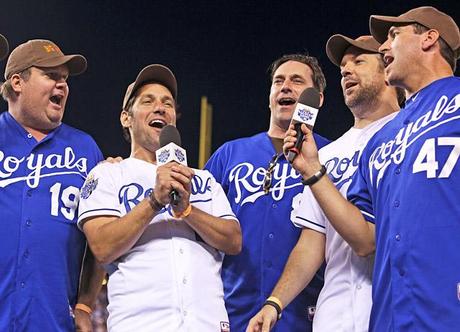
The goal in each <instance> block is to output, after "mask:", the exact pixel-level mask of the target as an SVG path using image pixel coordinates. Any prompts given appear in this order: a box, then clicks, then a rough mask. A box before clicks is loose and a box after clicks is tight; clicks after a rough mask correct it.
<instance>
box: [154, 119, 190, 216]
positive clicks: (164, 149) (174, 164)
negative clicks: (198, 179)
mask: <svg viewBox="0 0 460 332" xmlns="http://www.w3.org/2000/svg"><path fill="white" fill-rule="evenodd" d="M180 145H181V139H180V134H179V131H178V130H177V128H176V127H174V126H171V125H168V126H165V127H163V129H162V130H161V132H160V146H161V148H160V149H158V150H157V151H156V152H155V154H156V160H157V165H158V166H159V167H158V169H157V183H156V185H155V190H159V191H160V195H165V194H166V195H167V196H168V198H163V199H161V201H162V202H164V201H165V200H168V201H169V203H170V204H171V205H172V207H173V209H174V210H175V211H176V210H179V211H180V212H181V210H183V209H186V208H187V207H188V205H189V196H190V192H191V179H192V177H193V175H194V174H193V170H192V169H190V168H189V167H187V154H186V152H185V150H184V149H183V148H181V147H180ZM176 212H177V211H176Z"/></svg>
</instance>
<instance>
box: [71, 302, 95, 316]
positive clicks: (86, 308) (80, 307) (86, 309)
mask: <svg viewBox="0 0 460 332" xmlns="http://www.w3.org/2000/svg"><path fill="white" fill-rule="evenodd" d="M76 309H78V310H81V311H84V312H86V313H87V314H88V315H91V314H92V313H93V310H91V308H90V307H89V306H87V305H86V304H83V303H77V305H76V306H75V310H76Z"/></svg>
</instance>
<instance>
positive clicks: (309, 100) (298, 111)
mask: <svg viewBox="0 0 460 332" xmlns="http://www.w3.org/2000/svg"><path fill="white" fill-rule="evenodd" d="M319 103H320V95H319V92H318V91H317V90H316V89H315V88H306V89H305V90H303V92H302V93H301V94H300V96H299V99H298V100H297V105H296V107H295V110H294V114H293V115H292V120H291V123H293V124H294V129H295V131H296V132H297V135H296V139H297V140H296V142H295V146H294V147H293V148H291V149H289V152H288V155H287V160H288V161H289V162H290V163H292V161H293V160H294V158H295V157H296V156H297V155H298V154H299V153H300V149H301V147H302V142H303V138H304V133H303V132H302V129H301V128H300V127H301V126H302V124H303V123H305V124H306V125H307V126H308V127H309V128H310V129H313V126H314V125H315V121H316V117H317V116H318V112H319Z"/></svg>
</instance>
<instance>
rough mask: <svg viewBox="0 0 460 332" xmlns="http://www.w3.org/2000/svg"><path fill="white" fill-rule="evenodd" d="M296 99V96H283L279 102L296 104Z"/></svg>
mask: <svg viewBox="0 0 460 332" xmlns="http://www.w3.org/2000/svg"><path fill="white" fill-rule="evenodd" d="M295 102H296V101H295V99H294V98H281V99H280V100H279V101H278V103H279V104H280V105H292V104H295Z"/></svg>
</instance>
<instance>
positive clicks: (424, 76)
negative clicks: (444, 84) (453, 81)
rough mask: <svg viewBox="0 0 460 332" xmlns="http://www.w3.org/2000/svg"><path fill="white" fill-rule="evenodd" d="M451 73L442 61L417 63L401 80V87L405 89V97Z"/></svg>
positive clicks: (407, 97)
mask: <svg viewBox="0 0 460 332" xmlns="http://www.w3.org/2000/svg"><path fill="white" fill-rule="evenodd" d="M452 75H453V72H452V68H451V67H450V66H449V65H448V64H447V62H445V61H444V60H442V61H431V62H430V63H428V64H425V63H421V64H419V66H418V68H417V69H416V70H413V71H411V75H410V76H408V77H407V79H406V80H404V81H403V82H402V84H401V85H402V87H403V88H404V89H405V90H406V99H409V98H410V97H411V96H412V95H413V94H415V93H417V92H418V91H420V90H421V89H423V88H424V87H426V86H428V85H430V84H431V83H433V82H434V81H437V80H439V79H441V78H445V77H450V76H452Z"/></svg>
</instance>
